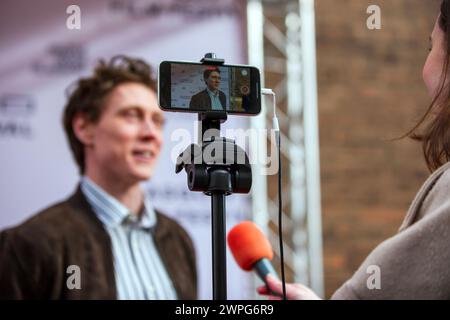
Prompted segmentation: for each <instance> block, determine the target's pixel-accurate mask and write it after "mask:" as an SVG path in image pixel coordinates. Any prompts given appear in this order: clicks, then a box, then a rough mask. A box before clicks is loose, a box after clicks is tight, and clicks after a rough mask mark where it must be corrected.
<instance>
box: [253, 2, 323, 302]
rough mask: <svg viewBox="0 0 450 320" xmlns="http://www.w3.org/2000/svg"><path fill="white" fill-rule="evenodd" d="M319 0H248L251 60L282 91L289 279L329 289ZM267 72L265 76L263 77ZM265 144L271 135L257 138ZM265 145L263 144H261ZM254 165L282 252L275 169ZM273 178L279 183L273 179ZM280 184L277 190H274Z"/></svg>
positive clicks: (260, 215)
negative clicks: (318, 70)
mask: <svg viewBox="0 0 450 320" xmlns="http://www.w3.org/2000/svg"><path fill="white" fill-rule="evenodd" d="M314 19H315V18H314V0H290V1H289V0H285V1H280V0H279V1H274V0H272V1H269V0H259V1H258V0H249V1H248V4H247V24H248V40H249V42H248V54H249V63H250V64H252V65H255V66H257V67H258V68H259V69H260V70H261V77H262V79H261V80H262V83H263V85H264V86H265V87H268V88H272V89H273V90H274V92H275V93H276V95H277V101H278V105H277V114H278V118H279V119H280V127H281V137H282V150H281V152H282V157H283V166H284V167H283V172H282V173H283V179H284V182H283V221H284V223H283V226H285V227H284V230H283V235H284V241H285V252H286V253H285V264H286V267H287V271H288V280H290V281H295V282H301V283H303V284H306V285H308V286H310V287H311V288H312V289H313V290H314V291H315V292H316V293H317V294H318V295H319V296H321V297H323V295H324V285H323V261H322V260H323V259H322V229H321V228H322V227H321V204H320V198H321V197H320V162H319V135H318V115H317V79H316V51H315V50H316V46H315V21H314ZM266 80H267V81H266ZM271 110H272V106H271V105H270V107H267V106H266V104H263V108H262V113H263V114H264V116H259V117H255V118H253V119H251V126H252V128H254V129H264V128H270V127H271V124H270V118H271ZM254 143H258V148H259V149H260V150H259V151H260V152H267V141H266V139H265V138H264V139H260V140H259V141H254ZM261 148H262V150H261ZM261 168H262V165H261V164H257V165H255V167H254V168H253V186H254V187H253V188H254V189H253V190H252V199H253V209H254V211H253V212H254V220H255V222H256V223H257V224H258V225H260V226H261V227H262V228H263V229H264V231H265V232H266V234H268V235H269V239H270V240H271V242H272V245H273V248H274V250H275V253H276V254H278V236H277V229H276V226H277V212H278V211H277V202H276V200H275V199H276V198H275V195H276V193H274V192H273V190H272V189H273V188H270V187H268V181H269V183H270V182H271V181H275V180H274V179H275V177H274V176H272V177H266V176H263V175H261V174H260V173H261ZM270 185H276V183H270ZM275 191H276V190H275Z"/></svg>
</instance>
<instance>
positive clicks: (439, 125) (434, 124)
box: [405, 0, 450, 172]
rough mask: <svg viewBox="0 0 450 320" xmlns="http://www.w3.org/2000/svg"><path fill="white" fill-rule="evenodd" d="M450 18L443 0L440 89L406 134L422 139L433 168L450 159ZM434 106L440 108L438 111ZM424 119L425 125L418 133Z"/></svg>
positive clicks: (449, 3) (449, 8)
mask: <svg viewBox="0 0 450 320" xmlns="http://www.w3.org/2000/svg"><path fill="white" fill-rule="evenodd" d="M449 18H450V0H443V1H442V4H441V12H440V16H439V21H438V24H439V27H440V28H441V30H442V31H443V32H444V34H445V44H444V47H445V61H444V64H443V68H442V74H441V80H440V85H439V89H438V90H437V93H436V95H435V97H434V98H433V101H432V102H431V104H430V106H429V107H428V109H427V111H426V112H425V114H424V115H423V116H422V118H421V119H420V121H419V122H418V123H417V124H416V125H415V126H414V128H413V129H411V130H410V131H409V132H408V133H407V134H406V135H405V136H409V137H410V138H412V139H414V140H416V141H420V142H422V150H423V155H424V157H425V161H426V163H427V166H428V169H429V170H430V171H431V172H433V171H435V170H436V169H437V168H439V167H440V166H442V165H443V164H444V163H446V162H448V161H450V85H449V84H448V83H447V81H446V80H447V77H448V72H449V66H450V21H449ZM432 110H433V111H434V110H436V111H437V112H436V114H434V112H431V111H432ZM430 118H431V119H430ZM424 123H426V126H425V128H424V129H423V130H422V131H421V132H420V133H417V131H418V128H419V127H421V126H422V125H423V124H424Z"/></svg>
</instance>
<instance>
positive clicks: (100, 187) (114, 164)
mask: <svg viewBox="0 0 450 320" xmlns="http://www.w3.org/2000/svg"><path fill="white" fill-rule="evenodd" d="M163 123H164V118H163V113H162V111H161V110H160V109H159V107H158V105H157V98H156V82H155V80H154V78H153V77H152V72H151V68H150V66H149V65H147V64H146V63H145V62H143V61H142V60H138V59H131V58H128V57H125V56H115V57H113V58H112V59H111V60H110V61H109V62H105V61H100V63H99V64H98V65H97V67H96V68H95V71H94V74H93V75H92V76H91V77H88V78H83V79H80V80H79V81H77V82H76V85H75V87H74V90H72V92H71V93H70V96H69V98H68V102H67V105H66V108H65V110H64V128H65V131H66V134H67V137H68V140H69V144H70V147H71V150H72V152H73V154H74V157H75V160H76V162H77V164H78V166H79V169H80V173H81V175H82V177H81V181H80V185H79V187H78V188H77V190H76V192H75V193H74V194H73V195H72V196H71V197H69V198H68V199H67V200H66V201H63V202H61V203H58V204H56V205H53V206H51V207H50V208H48V209H45V210H44V211H42V212H40V213H38V214H37V215H35V216H33V217H32V218H31V219H29V220H27V221H25V222H24V223H23V224H21V225H19V226H17V227H14V228H12V229H9V230H5V231H3V232H2V233H0V298H7V299H177V298H179V299H195V298H196V295H197V274H196V262H195V252H194V247H193V244H192V241H191V239H190V237H189V236H188V234H187V233H186V232H185V230H184V229H183V228H182V227H181V226H180V225H179V224H178V223H176V222H175V221H174V220H172V219H170V218H168V217H167V216H165V215H163V214H161V213H159V212H157V211H155V210H154V208H153V206H152V203H151V199H149V197H148V196H147V195H146V194H145V193H144V191H143V190H142V188H141V186H140V183H141V182H143V181H146V180H148V179H149V178H150V177H151V176H152V174H153V172H154V169H155V165H156V160H157V158H158V156H159V153H160V149H161V145H162V129H163ZM73 270H74V271H75V272H78V276H79V279H78V280H79V281H78V282H77V281H75V283H74V284H75V285H73V283H72V285H71V281H70V280H71V279H70V277H71V275H72V273H71V272H72V271H73Z"/></svg>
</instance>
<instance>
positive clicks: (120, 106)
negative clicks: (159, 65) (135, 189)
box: [86, 82, 164, 183]
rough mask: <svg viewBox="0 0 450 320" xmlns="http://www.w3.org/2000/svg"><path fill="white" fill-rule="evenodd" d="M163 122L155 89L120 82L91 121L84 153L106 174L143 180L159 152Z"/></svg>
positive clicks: (124, 178) (151, 170)
mask: <svg viewBox="0 0 450 320" xmlns="http://www.w3.org/2000/svg"><path fill="white" fill-rule="evenodd" d="M163 122H164V118H163V113H162V111H161V109H159V108H158V105H157V98H156V94H155V92H153V91H152V90H151V89H149V88H148V87H146V86H144V85H142V84H139V83H132V82H130V83H124V84H121V85H119V86H117V87H116V88H115V89H114V90H113V91H112V92H111V93H110V94H109V96H108V97H107V99H106V101H105V105H104V109H103V111H102V114H101V116H100V120H99V121H98V123H96V124H94V125H93V128H92V140H91V141H92V143H91V144H90V145H88V146H86V156H90V157H91V159H90V160H91V163H93V164H94V166H93V167H95V168H96V170H101V171H102V174H106V175H108V176H109V177H114V178H117V179H120V180H121V181H127V182H130V183H134V182H137V181H143V180H147V179H149V178H150V177H151V175H152V173H153V170H154V168H155V165H156V160H157V158H158V156H159V154H160V150H161V144H162V127H163ZM87 153H90V154H89V155H87Z"/></svg>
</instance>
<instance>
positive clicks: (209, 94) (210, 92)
mask: <svg viewBox="0 0 450 320" xmlns="http://www.w3.org/2000/svg"><path fill="white" fill-rule="evenodd" d="M203 80H204V81H205V84H206V89H205V90H202V91H200V92H199V93H197V94H195V95H193V96H192V98H191V101H190V102H189V108H191V109H196V110H199V109H202V110H217V111H220V110H224V111H225V110H226V105H227V98H226V96H225V93H223V92H222V91H220V90H219V86H220V81H221V77H220V70H219V68H217V67H209V68H207V69H206V70H205V71H204V72H203Z"/></svg>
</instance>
